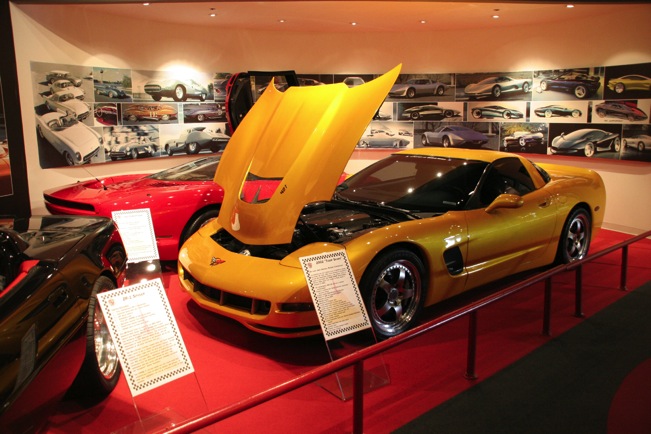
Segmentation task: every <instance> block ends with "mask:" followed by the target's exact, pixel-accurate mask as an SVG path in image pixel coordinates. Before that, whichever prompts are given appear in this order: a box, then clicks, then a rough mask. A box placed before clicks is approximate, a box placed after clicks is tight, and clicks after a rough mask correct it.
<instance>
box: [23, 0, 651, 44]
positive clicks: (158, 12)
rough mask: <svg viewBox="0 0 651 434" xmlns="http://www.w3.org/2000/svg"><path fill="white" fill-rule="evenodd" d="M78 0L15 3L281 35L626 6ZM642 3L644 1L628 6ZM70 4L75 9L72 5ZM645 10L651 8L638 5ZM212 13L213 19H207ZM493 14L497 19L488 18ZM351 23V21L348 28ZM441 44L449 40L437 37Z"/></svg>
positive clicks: (500, 23)
mask: <svg viewBox="0 0 651 434" xmlns="http://www.w3.org/2000/svg"><path fill="white" fill-rule="evenodd" d="M91 1H92V0H90V1H89V2H84V1H81V0H71V1H67V2H66V1H63V2H62V1H60V0H59V1H53V2H49V1H47V0H41V1H30V0H24V1H20V0H17V1H16V2H15V3H18V4H48V3H49V4H59V5H60V4H61V3H67V5H66V6H65V7H78V8H83V9H84V10H86V11H87V12H88V13H97V14H102V15H107V16H110V15H115V16H118V17H130V18H137V19H143V20H147V21H150V22H151V21H154V22H161V23H175V24H183V25H196V26H210V27H218V28H220V29H221V28H223V29H225V30H227V29H240V30H241V29H250V30H264V31H283V32H313V31H314V32H326V33H327V32H337V33H339V32H400V31H410V32H414V31H419V30H422V31H430V32H431V31H444V30H449V29H455V30H463V29H469V28H472V29H479V28H494V27H509V26H527V25H531V26H532V29H540V28H542V27H544V25H545V24H546V23H552V22H563V21H567V22H568V23H569V24H571V23H572V22H573V21H575V20H581V19H584V18H587V17H590V16H595V15H606V14H610V13H612V12H613V11H615V10H616V9H618V8H621V7H627V6H626V5H625V3H629V2H617V3H612V2H598V1H597V2H589V3H586V2H584V1H575V2H574V5H575V7H574V8H571V9H570V8H567V7H566V4H565V3H560V2H525V3H522V2H509V1H507V2H503V3H491V2H472V3H471V2H460V1H447V2H440V1H407V0H399V1H341V0H339V1H278V0H276V1H212V2H211V1H201V2H185V1H179V2H167V1H157V0H150V1H149V5H148V6H145V5H143V3H142V2H141V3H135V2H130V1H125V0H123V1H119V0H118V1H117V2H110V3H106V2H103V1H92V3H91ZM630 3H644V2H630ZM71 4H74V6H71ZM638 7H642V8H648V9H644V10H648V12H649V15H650V16H651V5H648V4H647V5H644V6H638ZM211 14H214V16H211ZM494 15H498V16H499V18H493V16H494ZM352 23H356V25H353V24H352ZM441 38H442V42H453V40H452V36H451V35H446V34H445V33H442V34H441Z"/></svg>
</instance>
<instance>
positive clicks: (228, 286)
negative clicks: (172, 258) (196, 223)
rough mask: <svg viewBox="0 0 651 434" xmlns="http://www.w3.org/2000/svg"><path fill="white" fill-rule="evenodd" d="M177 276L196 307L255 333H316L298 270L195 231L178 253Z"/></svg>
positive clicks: (315, 321) (316, 322) (318, 330)
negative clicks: (241, 251) (225, 245)
mask: <svg viewBox="0 0 651 434" xmlns="http://www.w3.org/2000/svg"><path fill="white" fill-rule="evenodd" d="M178 276H179V280H180V283H181V287H182V289H183V290H184V291H185V292H187V293H188V294H189V295H190V297H191V298H192V299H193V300H194V301H195V302H196V303H197V304H199V306H201V307H202V308H204V309H207V310H209V311H212V312H215V313H218V314H220V315H224V316H226V317H229V318H231V319H234V320H236V321H238V322H240V323H241V324H243V325H244V326H245V327H247V328H249V329H251V330H253V331H256V332H258V333H262V334H266V335H270V336H276V337H301V336H310V335H316V334H320V333H321V327H320V325H319V320H318V317H317V315H316V311H315V310H314V306H313V304H312V297H311V296H310V292H309V290H308V287H307V282H306V280H305V276H304V274H303V270H302V269H301V268H300V266H299V267H298V268H296V267H293V266H287V265H283V264H282V263H281V262H279V261H278V260H271V259H263V258H256V257H252V256H244V255H240V254H237V253H233V252H230V251H228V250H225V249H223V248H222V247H221V246H219V245H217V244H216V243H214V241H213V240H211V239H210V238H204V237H202V236H201V235H200V234H199V233H197V234H195V235H194V236H192V237H191V238H190V240H188V241H187V242H186V244H185V245H184V246H183V247H182V249H181V251H180V252H179V261H178Z"/></svg>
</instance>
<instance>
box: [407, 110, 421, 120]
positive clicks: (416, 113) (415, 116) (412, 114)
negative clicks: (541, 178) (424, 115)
mask: <svg viewBox="0 0 651 434" xmlns="http://www.w3.org/2000/svg"><path fill="white" fill-rule="evenodd" d="M409 117H410V118H412V119H413V120H417V119H420V113H419V112H411V114H410V115H409Z"/></svg>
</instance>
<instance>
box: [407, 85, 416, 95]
mask: <svg viewBox="0 0 651 434" xmlns="http://www.w3.org/2000/svg"><path fill="white" fill-rule="evenodd" d="M415 96H416V89H414V88H413V87H410V88H409V89H407V98H413V97H415Z"/></svg>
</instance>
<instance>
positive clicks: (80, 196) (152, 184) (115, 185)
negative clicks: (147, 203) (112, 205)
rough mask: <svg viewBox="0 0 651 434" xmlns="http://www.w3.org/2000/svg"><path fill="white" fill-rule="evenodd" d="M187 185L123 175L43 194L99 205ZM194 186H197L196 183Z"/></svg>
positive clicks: (51, 190) (81, 183)
mask: <svg viewBox="0 0 651 434" xmlns="http://www.w3.org/2000/svg"><path fill="white" fill-rule="evenodd" d="M206 182H209V181H206ZM187 184H188V182H184V181H161V180H158V179H151V178H148V175H143V174H138V175H122V176H112V177H109V178H104V179H100V180H91V181H85V182H79V183H77V184H73V185H70V186H67V187H57V188H52V189H49V190H45V191H44V192H43V194H45V195H46V196H52V197H55V198H57V199H62V200H67V201H73V202H81V203H94V204H98V203H102V202H106V201H111V202H115V201H120V200H122V199H124V198H127V197H130V196H133V194H134V193H140V194H146V193H147V192H148V191H151V190H152V189H157V188H174V187H175V186H183V185H187ZM192 184H194V185H196V181H195V182H192Z"/></svg>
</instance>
